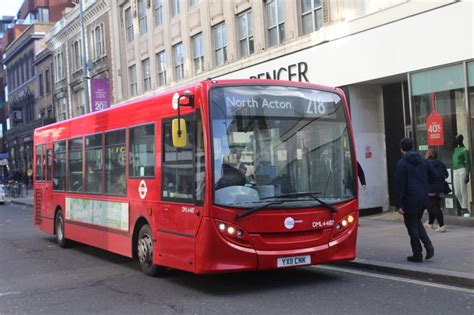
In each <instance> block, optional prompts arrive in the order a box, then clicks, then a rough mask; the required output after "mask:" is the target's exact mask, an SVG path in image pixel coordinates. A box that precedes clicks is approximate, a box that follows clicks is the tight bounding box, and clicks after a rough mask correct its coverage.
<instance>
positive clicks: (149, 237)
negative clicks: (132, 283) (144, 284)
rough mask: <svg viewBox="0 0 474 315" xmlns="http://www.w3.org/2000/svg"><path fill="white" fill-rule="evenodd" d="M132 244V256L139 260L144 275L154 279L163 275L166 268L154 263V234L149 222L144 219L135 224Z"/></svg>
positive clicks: (141, 218)
mask: <svg viewBox="0 0 474 315" xmlns="http://www.w3.org/2000/svg"><path fill="white" fill-rule="evenodd" d="M132 242H133V243H132V256H133V257H134V258H137V259H138V262H139V264H140V268H141V269H142V271H143V273H145V274H146V275H148V276H152V277H155V276H158V275H160V274H162V272H163V271H164V270H165V268H164V267H162V266H158V265H155V264H154V263H153V248H154V240H153V234H152V230H151V227H150V225H149V224H148V221H147V220H146V219H145V218H143V217H140V218H139V219H138V220H137V222H136V223H135V228H134V229H133V236H132Z"/></svg>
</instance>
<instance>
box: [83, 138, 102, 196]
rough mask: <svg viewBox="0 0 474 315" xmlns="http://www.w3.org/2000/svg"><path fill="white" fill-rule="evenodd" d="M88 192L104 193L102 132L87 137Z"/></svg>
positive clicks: (86, 176)
mask: <svg viewBox="0 0 474 315" xmlns="http://www.w3.org/2000/svg"><path fill="white" fill-rule="evenodd" d="M85 151H86V174H85V178H86V192H88V193H96V194H100V193H102V182H103V180H102V134H101V133H99V134H95V135H92V136H87V137H86V150H85Z"/></svg>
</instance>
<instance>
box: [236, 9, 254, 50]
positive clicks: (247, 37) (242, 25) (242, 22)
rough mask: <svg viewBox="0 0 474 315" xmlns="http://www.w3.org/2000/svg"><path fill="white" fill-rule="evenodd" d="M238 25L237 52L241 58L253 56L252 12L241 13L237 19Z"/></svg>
mask: <svg viewBox="0 0 474 315" xmlns="http://www.w3.org/2000/svg"><path fill="white" fill-rule="evenodd" d="M237 20H238V23H239V52H240V56H241V57H245V56H248V55H250V54H253V52H254V46H253V33H252V12H251V11H247V12H244V13H242V14H241V15H239V16H238V18H237Z"/></svg>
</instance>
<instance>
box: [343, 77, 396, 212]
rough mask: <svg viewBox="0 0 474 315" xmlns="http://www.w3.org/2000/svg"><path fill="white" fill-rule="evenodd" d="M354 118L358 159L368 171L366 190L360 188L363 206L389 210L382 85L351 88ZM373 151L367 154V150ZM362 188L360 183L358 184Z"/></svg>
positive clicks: (352, 116) (352, 114) (360, 203)
mask: <svg viewBox="0 0 474 315" xmlns="http://www.w3.org/2000/svg"><path fill="white" fill-rule="evenodd" d="M349 94H350V102H351V118H352V126H353V129H354V134H355V143H356V153H357V160H358V161H359V163H360V165H361V167H362V169H363V170H364V173H365V178H366V180H367V191H363V190H361V189H360V190H359V197H360V202H359V207H360V208H361V209H367V208H375V207H382V209H383V210H388V203H389V199H388V181H387V179H388V178H389V177H390V175H389V174H387V163H386V158H387V156H386V149H385V127H384V118H383V117H384V116H383V103H382V88H381V87H380V86H379V85H353V86H351V87H350V92H349ZM367 150H369V151H370V152H371V153H372V156H371V157H370V158H367V157H366V151H367ZM359 187H360V186H359Z"/></svg>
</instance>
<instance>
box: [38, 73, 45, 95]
mask: <svg viewBox="0 0 474 315" xmlns="http://www.w3.org/2000/svg"><path fill="white" fill-rule="evenodd" d="M38 95H39V96H40V97H43V95H44V90H43V74H40V75H39V76H38Z"/></svg>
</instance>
